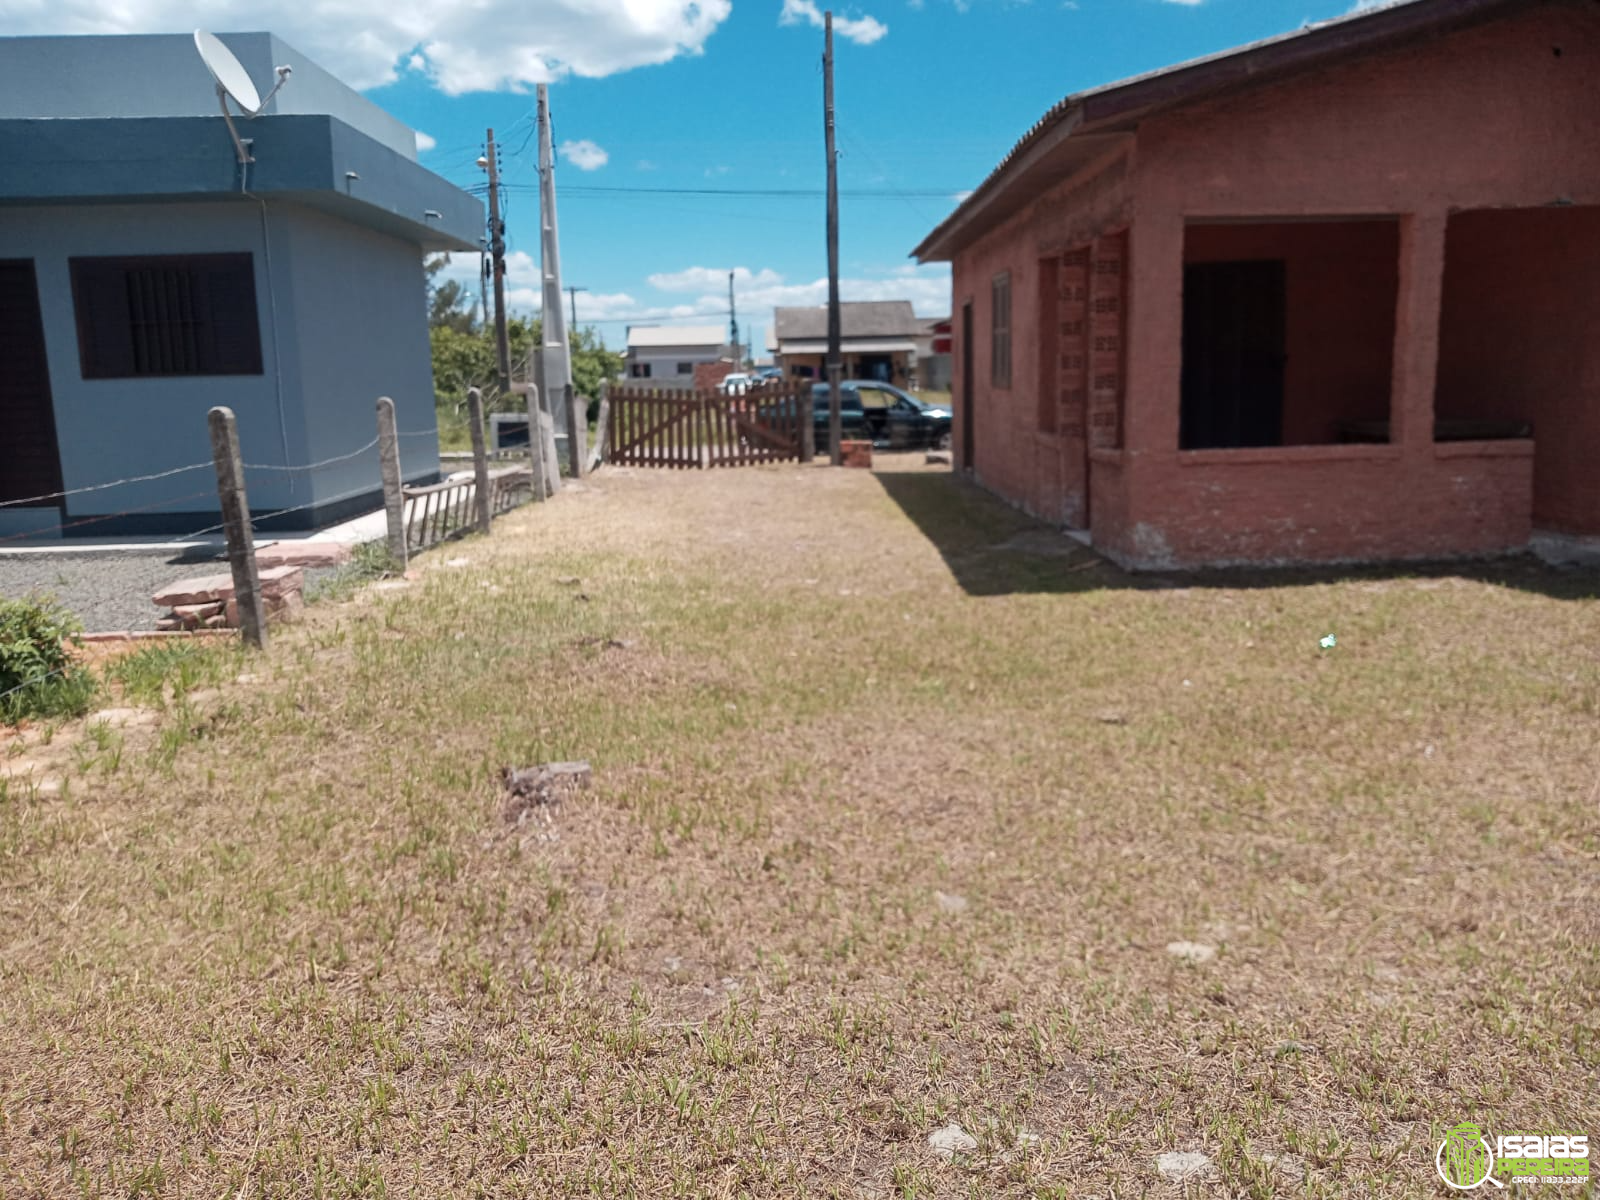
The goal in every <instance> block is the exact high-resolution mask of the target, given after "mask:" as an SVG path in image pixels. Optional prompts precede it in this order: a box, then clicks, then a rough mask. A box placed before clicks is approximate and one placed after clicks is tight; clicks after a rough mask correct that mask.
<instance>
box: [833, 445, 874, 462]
mask: <svg viewBox="0 0 1600 1200" xmlns="http://www.w3.org/2000/svg"><path fill="white" fill-rule="evenodd" d="M839 464H840V465H841V466H845V467H868V468H870V467H871V466H872V443H871V442H853V441H841V442H840V443H839Z"/></svg>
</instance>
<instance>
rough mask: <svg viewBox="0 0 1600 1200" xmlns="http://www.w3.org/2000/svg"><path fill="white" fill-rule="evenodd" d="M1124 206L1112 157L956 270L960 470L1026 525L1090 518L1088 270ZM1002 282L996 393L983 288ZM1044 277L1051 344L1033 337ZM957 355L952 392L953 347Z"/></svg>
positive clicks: (982, 244) (994, 236)
mask: <svg viewBox="0 0 1600 1200" xmlns="http://www.w3.org/2000/svg"><path fill="white" fill-rule="evenodd" d="M1128 195H1129V193H1128V184H1127V170H1126V163H1125V161H1124V159H1123V157H1122V156H1121V154H1120V152H1119V153H1113V154H1111V155H1109V156H1108V157H1106V158H1104V159H1102V160H1100V161H1099V162H1097V163H1095V164H1092V165H1091V166H1090V167H1089V168H1088V169H1086V170H1085V171H1084V172H1083V173H1082V174H1080V175H1079V176H1076V177H1074V178H1073V179H1069V180H1067V181H1065V182H1064V183H1062V184H1061V185H1060V186H1059V187H1057V188H1055V189H1052V190H1051V191H1050V192H1048V193H1046V194H1045V196H1043V197H1041V198H1040V200H1039V201H1037V202H1036V203H1034V204H1033V205H1031V206H1029V207H1028V208H1027V209H1025V210H1024V211H1023V212H1021V213H1019V214H1017V215H1016V216H1014V217H1012V218H1011V219H1010V220H1009V221H1008V222H1006V223H1005V224H1004V225H1002V226H1001V227H1000V228H999V229H997V230H995V231H994V232H993V233H991V234H990V235H988V236H987V237H985V238H983V239H982V240H980V241H979V242H978V243H977V244H975V245H974V246H972V247H970V248H969V249H967V250H965V251H963V252H962V253H961V254H960V255H958V256H957V258H956V261H955V263H954V264H953V274H954V292H953V295H954V300H955V305H956V310H957V314H958V316H957V318H956V328H957V330H959V329H960V317H959V312H960V307H961V305H962V303H963V302H965V301H967V300H971V301H972V302H973V351H974V353H973V384H974V386H973V396H972V398H971V404H970V409H969V404H968V401H967V398H965V397H962V396H960V395H957V396H956V397H955V408H956V413H955V422H956V429H955V437H954V438H953V445H954V446H955V447H956V451H957V455H958V460H957V465H958V466H961V467H968V466H970V467H971V468H972V470H973V473H974V475H975V477H976V478H977V479H978V480H979V482H981V483H983V484H984V485H985V486H986V487H988V488H989V489H991V490H992V491H995V492H997V493H998V494H1000V495H1001V496H1004V497H1006V498H1007V499H1010V500H1012V501H1013V502H1014V503H1017V504H1019V505H1020V506H1021V507H1022V508H1024V509H1025V510H1027V511H1029V512H1031V513H1033V514H1034V515H1036V516H1040V517H1043V518H1045V519H1047V520H1051V521H1058V522H1060V523H1062V524H1066V525H1072V526H1079V527H1081V526H1082V525H1083V524H1084V521H1085V520H1086V518H1087V515H1088V512H1089V509H1090V503H1089V496H1088V492H1087V480H1088V477H1089V471H1088V469H1087V454H1088V436H1087V434H1088V427H1089V385H1090V382H1091V379H1090V357H1091V354H1090V344H1091V343H1090V338H1091V333H1090V328H1089V326H1090V303H1091V301H1090V293H1091V283H1090V278H1089V275H1090V259H1091V257H1092V254H1093V248H1094V245H1095V240H1096V238H1097V237H1099V236H1101V235H1103V234H1105V233H1107V232H1115V231H1117V230H1118V229H1120V228H1121V227H1122V226H1123V225H1125V224H1126V222H1127V219H1128V207H1127V206H1128ZM1074 202H1076V203H1077V204H1080V205H1082V207H1081V208H1075V207H1074ZM1002 271H1008V272H1009V273H1010V275H1011V294H1012V330H1011V362H1012V377H1011V387H1010V388H1004V389H1002V388H996V387H994V386H993V384H992V383H991V362H990V340H989V335H990V331H991V328H992V325H991V322H992V320H993V313H992V311H991V294H990V283H991V281H992V280H993V278H994V276H996V275H998V274H999V273H1001V272H1002ZM1052 276H1053V277H1054V281H1055V288H1054V290H1055V294H1056V297H1057V303H1056V319H1055V323H1054V337H1053V338H1052V337H1050V336H1047V335H1046V334H1045V332H1044V330H1043V328H1042V324H1041V309H1040V306H1039V305H1038V303H1037V297H1038V296H1039V294H1040V289H1041V287H1043V286H1046V285H1047V284H1048V281H1049V279H1050V278H1051V277H1052ZM955 343H956V344H955V346H954V348H953V349H954V354H953V361H952V368H953V372H954V378H955V379H956V380H957V390H958V391H959V381H960V380H961V377H962V374H961V372H962V359H961V356H962V353H963V347H962V346H961V344H960V343H961V338H960V337H959V335H958V336H957V337H956V339H955ZM1052 394H1053V397H1054V399H1053V402H1052V399H1051V397H1052ZM1046 410H1048V411H1049V414H1050V416H1053V418H1054V426H1055V427H1054V429H1051V428H1050V427H1049V426H1050V419H1049V417H1048V416H1045V415H1044V413H1045V411H1046ZM969 418H970V419H972V420H973V421H974V434H975V437H974V443H975V444H974V458H975V462H973V463H971V464H968V463H965V462H962V461H960V459H959V455H960V453H961V447H962V445H963V441H962V425H963V423H964V422H965V421H967V420H968V419H969Z"/></svg>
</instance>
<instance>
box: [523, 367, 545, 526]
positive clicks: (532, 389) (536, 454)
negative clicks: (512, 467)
mask: <svg viewBox="0 0 1600 1200" xmlns="http://www.w3.org/2000/svg"><path fill="white" fill-rule="evenodd" d="M527 401H528V467H529V469H530V470H531V471H532V472H533V500H534V503H535V504H537V503H540V502H542V501H543V500H544V498H545V496H546V495H548V493H547V492H546V490H545V484H544V438H543V436H542V435H541V429H542V423H541V422H540V420H539V385H538V384H537V383H530V384H529V385H528V395H527Z"/></svg>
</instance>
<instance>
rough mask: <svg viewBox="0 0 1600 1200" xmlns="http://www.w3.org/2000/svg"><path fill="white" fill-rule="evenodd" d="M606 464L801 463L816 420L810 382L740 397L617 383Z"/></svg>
mask: <svg viewBox="0 0 1600 1200" xmlns="http://www.w3.org/2000/svg"><path fill="white" fill-rule="evenodd" d="M610 398H611V419H610V424H609V427H608V428H607V431H606V443H607V444H606V454H605V458H606V461H607V462H609V463H615V464H617V465H618V466H630V467H672V468H678V469H690V468H704V467H742V466H749V465H753V464H755V463H769V462H799V461H800V460H801V454H802V451H803V447H804V438H805V432H806V429H805V426H804V425H803V424H802V421H806V422H809V421H810V420H811V384H810V382H809V381H808V380H796V381H794V382H793V383H787V382H786V383H781V384H779V385H777V386H775V387H766V388H761V389H759V390H754V391H750V392H746V393H743V394H738V395H731V396H727V395H723V394H722V393H720V392H691V391H685V390H679V389H673V388H640V387H615V388H612V389H611V391H610Z"/></svg>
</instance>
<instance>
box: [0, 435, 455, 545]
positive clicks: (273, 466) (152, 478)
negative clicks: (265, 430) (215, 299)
mask: <svg viewBox="0 0 1600 1200" xmlns="http://www.w3.org/2000/svg"><path fill="white" fill-rule="evenodd" d="M399 436H400V437H409V438H414V437H438V436H439V431H438V430H437V429H415V430H410V431H407V432H403V433H400V434H399ZM377 444H378V439H377V438H373V439H372V440H371V441H370V442H368V443H366V445H364V446H358V447H357V448H356V449H354V450H352V451H350V452H349V453H348V454H337V455H335V456H334V457H332V458H325V459H323V460H321V461H320V462H314V463H304V464H299V465H292V466H285V465H282V464H279V463H244V464H242V465H243V466H244V469H245V470H247V471H320V470H321V469H322V468H324V467H330V466H333V465H335V464H336V463H342V462H348V461H349V460H350V459H352V458H359V457H360V456H361V455H363V454H365V453H366V452H367V451H368V450H371V449H372V448H373V447H374V446H376V445H377ZM213 469H215V464H214V463H212V462H198V463H189V464H188V465H187V466H182V467H171V468H169V469H168V470H165V471H152V472H150V473H149V474H147V475H129V476H127V477H126V478H123V479H113V480H110V481H109V482H106V483H91V484H86V485H85V486H83V487H76V488H65V489H63V490H62V491H59V492H42V493H40V494H39V495H37V496H22V497H20V498H18V499H15V500H0V508H18V507H21V506H24V505H31V504H39V503H41V502H42V501H46V500H65V499H67V498H68V497H71V496H82V495H86V494H88V493H89V492H104V491H108V490H110V489H111V488H115V487H125V486H127V485H130V484H135V483H154V482H156V481H157V480H160V479H171V478H172V477H173V476H175V475H183V474H185V473H186V472H189V471H202V470H213ZM201 494H202V495H204V494H205V493H201ZM162 503H166V502H165V501H162ZM127 511H129V512H140V511H143V510H142V509H129V510H127ZM112 515H120V514H112ZM34 532H38V531H37V530H36V531H34ZM4 540H6V539H4V538H0V541H4Z"/></svg>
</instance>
